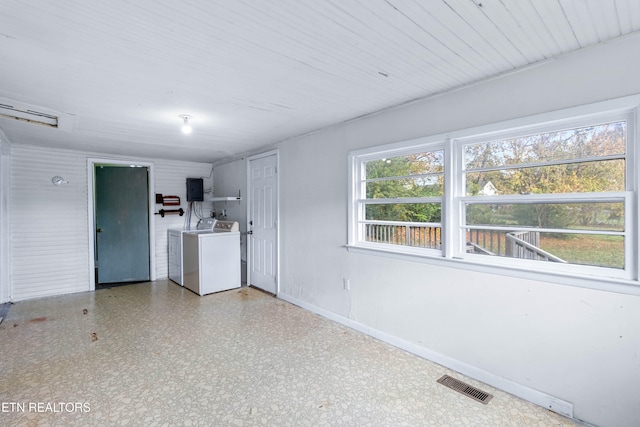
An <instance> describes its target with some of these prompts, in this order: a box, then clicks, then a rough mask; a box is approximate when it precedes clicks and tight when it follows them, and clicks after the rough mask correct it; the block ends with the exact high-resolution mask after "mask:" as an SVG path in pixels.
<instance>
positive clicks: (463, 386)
mask: <svg viewBox="0 0 640 427" xmlns="http://www.w3.org/2000/svg"><path fill="white" fill-rule="evenodd" d="M438 382H439V383H440V384H442V385H444V386H446V387H449V388H450V389H452V390H455V391H457V392H458V393H462V394H464V395H465V396H468V397H470V398H472V399H473V400H476V401H478V402H480V403H484V404H485V405H486V404H488V403H489V401H490V400H491V399H492V398H493V395H491V394H489V393H487V392H485V391H482V390H480V389H478V388H475V387H473V386H470V385H469V384H467V383H464V382H462V381H459V380H457V379H455V378H453V377H450V376H449V375H443V376H442V377H441V378H440V379H439V380H438Z"/></svg>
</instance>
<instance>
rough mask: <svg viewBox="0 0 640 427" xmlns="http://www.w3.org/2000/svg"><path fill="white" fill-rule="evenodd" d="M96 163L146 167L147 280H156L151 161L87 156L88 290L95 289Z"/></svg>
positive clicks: (152, 171)
mask: <svg viewBox="0 0 640 427" xmlns="http://www.w3.org/2000/svg"><path fill="white" fill-rule="evenodd" d="M96 165H112V166H140V167H146V168H147V170H148V171H149V180H148V191H149V201H148V202H149V203H148V206H149V212H148V215H149V280H150V281H152V282H153V281H155V280H156V257H155V253H156V233H155V230H156V223H155V215H154V210H155V190H154V186H153V183H154V181H155V179H154V170H153V163H150V162H141V161H138V160H129V161H127V160H114V159H100V158H89V159H87V189H88V194H89V197H88V200H87V205H88V209H87V212H89V215H88V223H89V230H88V231H89V290H90V291H95V290H96V275H95V269H96V262H95V260H96V243H95V229H96V223H95V221H96V219H95V216H96V214H95V197H96V195H95V180H94V178H95V172H94V169H95V167H96Z"/></svg>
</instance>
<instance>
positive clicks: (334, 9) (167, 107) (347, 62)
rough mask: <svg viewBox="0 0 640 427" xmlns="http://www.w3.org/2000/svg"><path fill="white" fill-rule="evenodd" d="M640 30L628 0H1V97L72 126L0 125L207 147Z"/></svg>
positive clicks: (199, 150) (57, 138)
mask: <svg viewBox="0 0 640 427" xmlns="http://www.w3.org/2000/svg"><path fill="white" fill-rule="evenodd" d="M639 30H640V1H638V0H268V1H267V0H225V1H223V0H172V1H168V0H136V1H130V0H108V1H98V0H94V1H82V0H58V1H47V0H39V1H38V0H2V1H0V54H1V56H0V58H1V62H0V98H3V99H0V103H7V102H14V101H15V104H16V105H19V104H27V106H31V107H32V108H37V109H38V111H43V112H49V111H51V112H60V113H67V114H70V115H71V118H72V119H73V120H72V122H71V123H72V125H73V128H72V129H71V131H65V130H60V129H54V128H49V127H44V126H38V125H34V124H30V123H25V122H22V121H16V120H12V119H6V118H2V117H1V116H0V129H2V130H3V131H4V132H5V134H6V135H7V137H8V138H9V140H10V141H11V142H12V143H13V144H30V145H42V146H48V147H58V148H70V149H77V150H82V151H97V152H101V153H106V154H121V155H127V156H142V157H147V158H170V159H183V160H195V161H215V160H217V159H221V158H225V157H229V156H233V155H237V154H241V153H245V152H248V151H251V150H255V149H256V148H257V147H260V146H265V145H269V144H272V143H275V142H278V141H282V140H286V139H288V138H292V137H295V136H298V135H301V134H305V133H308V132H313V131H316V130H319V129H322V128H325V127H327V126H330V125H332V124H336V123H340V122H343V121H345V120H349V119H353V118H356V117H359V116H362V115H366V114H369V113H373V112H376V111H379V110H382V109H385V108H389V107H392V106H394V105H398V104H402V103H405V102H408V101H411V100H415V99H419V98H424V97H428V96H430V95H433V94H436V93H441V92H446V91H448V90H451V89H454V88H458V87H461V86H464V85H468V84H471V83H473V82H478V81H482V80H485V79H487V78H490V77H492V76H495V75H498V74H501V73H505V72H509V71H511V70H514V69H517V68H521V67H524V66H527V65H529V64H532V63H536V62H539V61H545V60H548V59H550V58H554V57H557V56H559V55H562V54H565V53H567V52H571V51H574V50H577V49H581V48H584V47H587V46H590V45H594V44H598V43H602V42H604V41H607V40H609V39H612V38H615V37H620V36H622V35H626V34H629V33H632V32H635V31H639ZM180 114H189V115H191V116H193V119H192V124H193V128H194V131H193V133H192V134H191V135H183V134H181V133H180V129H179V128H180V125H181V119H180V118H179V117H178V116H179V115H180Z"/></svg>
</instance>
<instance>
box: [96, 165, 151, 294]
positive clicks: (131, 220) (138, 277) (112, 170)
mask: <svg viewBox="0 0 640 427" xmlns="http://www.w3.org/2000/svg"><path fill="white" fill-rule="evenodd" d="M95 215H96V218H95V224H96V230H95V231H96V239H95V242H96V251H95V253H96V260H95V261H96V269H97V279H96V283H98V284H105V283H121V282H139V281H148V280H149V183H148V170H147V168H146V167H129V166H126V167H125V166H111V165H96V166H95Z"/></svg>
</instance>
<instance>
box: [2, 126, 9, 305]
mask: <svg viewBox="0 0 640 427" xmlns="http://www.w3.org/2000/svg"><path fill="white" fill-rule="evenodd" d="M10 183H11V145H10V144H9V142H8V140H7V139H6V137H5V135H4V133H3V132H2V131H0V304H2V303H5V302H7V301H9V290H10V286H11V285H10V283H11V282H10V280H11V275H10V274H9V273H10V270H11V268H10V267H9V266H10V255H9V236H10V233H9V200H10V194H11V185H10Z"/></svg>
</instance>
